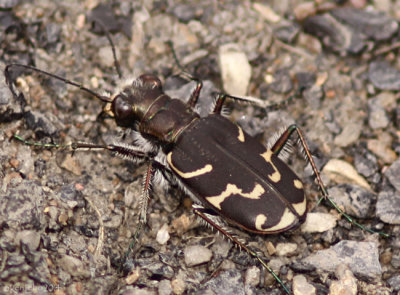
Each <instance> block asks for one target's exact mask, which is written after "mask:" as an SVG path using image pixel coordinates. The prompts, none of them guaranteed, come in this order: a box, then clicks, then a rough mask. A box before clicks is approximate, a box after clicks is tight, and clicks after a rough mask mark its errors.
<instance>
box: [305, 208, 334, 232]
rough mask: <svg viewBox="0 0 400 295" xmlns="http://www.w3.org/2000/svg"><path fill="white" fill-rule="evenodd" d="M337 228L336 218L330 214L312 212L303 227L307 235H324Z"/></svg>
mask: <svg viewBox="0 0 400 295" xmlns="http://www.w3.org/2000/svg"><path fill="white" fill-rule="evenodd" d="M335 226H336V217H335V216H333V215H332V214H329V213H319V212H310V213H308V214H307V218H306V221H305V222H304V224H303V225H302V226H301V231H302V232H305V233H316V232H318V233H322V232H325V231H328V230H330V229H331V228H334V227H335Z"/></svg>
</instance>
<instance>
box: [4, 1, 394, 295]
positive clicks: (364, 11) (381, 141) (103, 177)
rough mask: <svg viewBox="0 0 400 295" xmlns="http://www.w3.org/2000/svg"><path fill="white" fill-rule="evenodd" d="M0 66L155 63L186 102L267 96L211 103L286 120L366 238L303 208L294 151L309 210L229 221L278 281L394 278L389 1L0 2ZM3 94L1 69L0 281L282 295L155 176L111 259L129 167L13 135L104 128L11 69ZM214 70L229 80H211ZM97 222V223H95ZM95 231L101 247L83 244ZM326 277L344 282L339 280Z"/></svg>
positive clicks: (61, 71) (306, 170)
mask: <svg viewBox="0 0 400 295" xmlns="http://www.w3.org/2000/svg"><path fill="white" fill-rule="evenodd" d="M0 7H2V10H1V11H0V27H1V29H0V66H1V69H4V66H5V65H6V64H9V63H13V62H18V63H23V64H28V65H34V66H37V67H38V68H40V69H44V70H46V71H49V72H51V73H55V74H58V75H61V76H65V77H67V78H68V79H72V80H74V81H79V82H80V83H82V84H84V85H85V86H87V87H89V88H90V89H93V90H95V91H98V92H102V91H109V92H113V91H115V89H116V86H117V85H118V75H117V74H116V71H115V68H114V67H113V58H112V52H111V47H110V44H109V42H108V40H107V38H106V37H105V35H104V33H103V32H102V29H101V28H99V26H98V25H96V24H93V19H100V20H102V22H103V23H104V24H105V25H106V28H107V30H108V31H110V33H111V35H112V38H113V40H114V42H115V46H116V50H117V55H118V57H119V60H120V62H121V67H122V71H123V74H124V77H131V76H135V75H138V74H140V73H144V72H147V73H154V74H157V75H159V76H160V78H161V79H162V81H163V82H164V85H165V87H164V88H165V90H166V91H167V92H168V93H169V94H171V95H173V96H175V97H180V98H182V99H187V98H188V97H189V95H190V90H191V89H192V87H193V83H191V84H187V82H185V81H184V80H182V79H180V78H177V77H176V76H175V75H176V74H177V73H179V71H178V69H177V68H176V65H175V63H174V60H173V57H172V53H171V50H170V48H169V47H168V46H167V45H166V42H167V41H172V42H173V45H174V48H175V50H176V52H177V55H178V58H179V60H180V62H181V63H182V65H183V66H184V67H185V68H186V69H187V71H188V72H189V73H192V74H193V75H194V76H196V77H198V78H199V79H201V80H203V81H204V83H205V86H204V90H203V92H202V95H203V96H202V98H201V101H202V107H203V108H202V111H201V112H202V114H206V113H207V105H209V104H210V102H211V101H212V96H211V93H212V92H213V91H218V90H219V91H225V92H228V93H231V94H237V95H251V96H254V97H260V98H262V99H265V100H267V101H268V102H279V101H282V100H283V99H285V98H286V97H288V96H290V95H293V94H294V93H295V92H296V91H297V89H299V88H302V89H304V91H303V95H302V96H301V97H299V98H298V99H295V100H294V101H293V102H292V103H290V104H289V105H288V106H287V107H285V108H283V109H281V110H278V111H273V112H268V113H266V112H265V111H264V110H263V109H260V108H257V107H254V106H243V105H233V104H228V107H229V109H230V110H231V114H230V118H231V119H232V120H234V121H236V122H238V123H239V124H240V125H241V126H242V127H243V128H244V129H245V130H246V131H248V132H249V133H250V134H252V135H254V136H256V137H257V138H259V139H260V140H261V141H263V142H264V143H265V144H266V143H267V142H268V140H269V139H270V138H271V136H272V135H273V134H274V132H276V131H279V130H281V129H282V128H283V127H285V126H288V125H289V124H291V123H294V122H296V123H297V124H298V125H299V126H301V128H302V129H303V131H304V133H305V135H306V137H307V140H308V143H309V145H310V149H311V151H312V153H313V155H314V157H315V160H316V163H317V165H318V167H319V168H320V169H321V170H323V174H322V176H323V180H324V182H325V183H326V185H327V186H328V188H329V193H330V194H331V196H332V197H333V198H334V199H335V200H336V202H337V203H338V204H340V205H341V206H342V207H343V208H344V209H345V211H346V212H348V213H349V214H351V215H352V216H354V217H355V218H356V219H357V220H358V221H359V222H360V223H362V224H364V225H365V226H367V227H370V228H373V229H375V230H379V231H384V232H387V233H389V234H391V235H392V236H391V237H390V238H386V239H385V238H381V237H379V236H378V235H376V234H375V235H372V234H369V233H367V232H365V231H362V230H360V229H358V228H356V227H354V226H350V224H349V223H348V222H347V221H345V220H343V219H340V217H339V216H338V214H337V213H336V212H335V211H334V210H332V209H331V208H329V207H325V206H323V205H319V206H316V202H317V200H318V198H319V194H318V191H317V188H316V186H315V185H314V184H313V178H312V175H311V169H310V167H308V166H306V165H305V163H304V161H303V160H302V159H301V157H300V156H299V155H298V154H296V153H294V154H293V157H291V158H290V159H289V163H290V165H291V166H292V167H293V168H294V169H295V171H296V172H297V173H298V174H299V175H300V176H301V177H302V179H303V180H304V182H305V185H306V189H307V193H308V196H309V198H308V199H309V208H310V211H311V212H312V213H310V214H309V218H308V220H307V222H306V224H305V225H304V226H303V227H301V228H300V229H298V230H296V231H293V232H290V233H284V234H280V235H273V236H260V235H250V234H248V233H242V235H243V237H245V238H246V239H248V240H249V241H251V242H250V243H251V245H252V246H253V247H254V248H257V249H259V250H260V251H261V252H263V253H264V254H265V256H266V257H267V258H268V260H270V262H269V264H270V266H271V267H272V268H273V269H274V270H275V271H276V272H277V273H278V274H279V276H280V277H281V278H282V280H283V281H284V282H285V283H286V284H287V285H288V286H289V287H290V288H292V290H293V292H294V293H295V294H397V292H399V290H400V275H399V269H400V237H399V231H400V227H399V224H400V177H399V175H400V160H399V158H398V155H399V152H400V144H399V137H400V131H399V126H400V105H399V104H398V102H399V95H398V90H399V89H400V64H399V60H400V59H399V58H398V54H399V46H400V36H399V24H398V22H397V20H398V19H399V17H400V1H377V0H376V1H366V0H353V1H295V0H284V1H282V0H281V1H259V2H251V1H223V2H222V1H212V0H206V1H191V2H188V1H173V0H170V1H121V0H116V1H96V0H88V1H75V0H69V1H45V0H40V1H34V3H32V2H24V1H18V0H15V1H12V0H9V1H0ZM12 76H13V78H14V79H17V80H16V83H17V84H18V85H19V88H18V89H19V90H20V91H22V93H23V94H22V95H20V96H19V97H18V98H14V97H12V95H11V93H10V92H9V90H8V87H7V86H6V85H5V82H4V77H3V72H1V74H0V122H1V125H0V126H1V128H0V146H1V147H0V163H1V170H0V179H1V187H0V200H1V201H0V254H1V255H0V260H1V263H0V288H1V290H2V291H1V292H2V293H3V294H4V293H12V292H14V293H22V292H23V291H24V292H26V293H30V294H31V293H32V294H46V293H47V292H49V293H50V292H54V293H55V294H283V291H282V289H281V288H280V287H279V285H278V284H277V283H276V282H275V281H274V279H273V278H272V276H271V275H270V274H269V273H268V272H266V271H265V270H264V269H262V268H261V267H260V265H258V264H257V263H256V262H255V261H253V260H252V259H251V258H249V257H248V255H247V254H246V253H245V252H240V251H239V250H238V249H236V248H235V247H233V246H232V245H231V244H230V243H229V242H228V241H226V240H225V239H224V238H222V237H221V236H220V235H218V234H216V233H215V232H214V231H212V230H211V229H210V228H208V227H205V226H203V225H202V224H201V223H199V222H198V221H197V220H196V219H195V218H194V216H193V214H192V213H191V210H190V205H191V202H190V200H189V199H188V198H187V196H185V195H184V194H182V193H181V192H180V191H179V190H177V189H176V188H175V187H170V188H161V187H158V186H155V187H154V192H153V194H152V198H151V201H150V205H149V222H148V227H147V228H145V230H144V231H143V234H142V237H141V239H140V246H141V247H140V248H139V249H138V251H137V252H136V253H135V255H134V256H131V257H129V258H128V260H127V262H126V264H125V265H124V268H123V269H122V270H121V271H120V270H119V269H118V267H119V264H120V261H121V258H122V257H123V255H124V253H125V251H126V250H127V248H128V245H129V243H130V241H131V237H132V235H133V233H134V232H135V230H136V227H137V212H138V197H139V196H140V189H141V179H142V178H141V176H142V175H143V173H144V171H145V167H143V166H140V165H139V166H135V165H132V164H131V163H127V162H126V161H123V160H120V159H118V158H115V157H113V156H112V155H110V154H108V153H104V152H79V153H76V154H75V155H73V156H71V154H68V153H65V152H61V151H54V150H53V151H49V150H43V149H34V148H31V147H28V146H25V145H23V144H21V143H19V142H16V141H15V140H11V138H12V136H13V134H15V133H16V132H19V134H20V135H21V136H23V137H24V138H26V139H30V140H34V141H41V142H50V141H54V142H59V143H65V142H69V141H89V142H95V143H107V142H112V141H113V138H115V137H118V136H121V130H119V129H118V128H117V127H116V126H115V124H114V123H113V122H112V121H110V120H106V121H103V122H99V121H96V117H97V115H98V114H99V112H100V111H101V103H99V102H98V101H97V100H95V99H94V98H92V97H89V96H88V95H87V94H85V93H83V92H80V91H79V90H77V89H75V88H73V87H70V86H67V85H65V84H64V83H61V82H59V81H55V80H52V79H48V78H46V77H43V76H40V75H38V74H37V73H34V72H29V71H26V72H25V73H23V71H21V70H20V69H16V70H14V71H13V73H12ZM228 78H229V79H228ZM101 228H104V238H102V236H101V230H100V229H101ZM99 240H100V241H103V245H102V247H101V252H98V251H96V249H97V250H98V248H97V247H98V246H99V245H98V242H99ZM343 288H345V289H346V292H347V293H340V292H343V290H342V289H343Z"/></svg>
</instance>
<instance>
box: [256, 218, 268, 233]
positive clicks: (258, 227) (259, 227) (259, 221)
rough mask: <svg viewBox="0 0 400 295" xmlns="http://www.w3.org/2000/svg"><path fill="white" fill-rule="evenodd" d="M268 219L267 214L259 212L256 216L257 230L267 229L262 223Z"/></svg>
mask: <svg viewBox="0 0 400 295" xmlns="http://www.w3.org/2000/svg"><path fill="white" fill-rule="evenodd" d="M266 221H267V216H265V215H264V214H258V215H257V217H256V222H255V226H256V229H257V230H260V231H265V229H263V227H262V225H263V224H264V223H265V222H266Z"/></svg>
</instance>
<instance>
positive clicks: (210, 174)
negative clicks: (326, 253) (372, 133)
mask: <svg viewBox="0 0 400 295" xmlns="http://www.w3.org/2000/svg"><path fill="white" fill-rule="evenodd" d="M111 104H112V106H111V110H112V112H111V113H110V115H112V116H113V117H114V118H115V120H116V122H117V124H118V125H120V126H123V127H130V128H135V129H136V130H137V131H139V132H140V134H141V135H142V136H143V137H144V138H147V139H151V140H153V141H154V142H155V143H156V145H158V146H161V149H162V152H163V153H164V155H166V163H167V167H166V168H167V169H168V170H169V171H172V172H173V174H174V175H175V176H176V178H177V179H178V180H179V183H180V184H181V185H183V187H184V188H186V189H187V190H188V191H189V192H190V193H191V195H192V197H194V200H195V201H196V202H200V203H201V204H202V205H203V206H205V207H206V208H210V209H212V210H214V211H215V212H216V213H218V214H220V215H222V216H223V217H225V218H226V219H228V220H229V221H230V222H231V223H233V224H235V225H238V226H240V227H242V228H244V229H246V230H248V231H251V232H256V233H263V234H265V233H276V232H282V231H286V230H289V229H291V228H294V227H296V226H298V225H299V224H300V223H302V222H303V221H304V220H305V216H306V198H305V195H304V191H303V186H302V182H301V180H300V179H299V178H298V177H297V176H296V175H295V173H294V172H293V171H292V170H291V169H290V168H289V167H288V166H287V165H286V164H285V163H284V162H283V161H282V160H280V159H279V158H278V156H277V155H275V154H274V153H273V152H272V150H270V149H266V148H265V147H264V146H263V145H262V144H261V143H259V142H258V141H256V140H255V139H253V138H252V137H251V136H249V135H248V134H246V133H245V132H244V131H243V130H242V129H241V128H240V127H239V126H237V125H236V124H234V123H232V122H231V121H229V120H228V119H226V118H224V117H223V116H221V115H219V114H212V115H209V116H207V117H204V118H200V116H199V115H198V114H197V113H195V112H194V111H193V110H192V109H191V107H190V106H189V105H188V104H186V103H184V102H182V101H181V100H178V99H171V98H170V97H169V96H168V95H166V94H165V93H164V92H163V91H162V86H161V82H160V80H159V79H158V78H157V77H155V76H151V75H142V76H140V77H139V78H138V79H137V80H135V81H134V82H133V83H132V85H131V86H128V87H126V88H125V89H124V90H123V91H122V92H121V93H119V94H118V95H116V96H115V97H114V99H113V100H112V103H111ZM163 162H164V161H163ZM164 164H165V162H164Z"/></svg>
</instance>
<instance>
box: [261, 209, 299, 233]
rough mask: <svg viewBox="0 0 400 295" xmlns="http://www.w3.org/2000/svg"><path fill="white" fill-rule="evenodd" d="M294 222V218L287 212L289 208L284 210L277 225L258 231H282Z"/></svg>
mask: <svg viewBox="0 0 400 295" xmlns="http://www.w3.org/2000/svg"><path fill="white" fill-rule="evenodd" d="M295 221H296V216H295V215H294V214H293V213H292V212H291V211H290V210H289V208H286V209H285V211H284V212H283V215H282V217H281V220H280V221H279V223H277V224H276V225H274V226H272V227H269V228H266V229H263V228H261V229H260V230H262V231H264V232H274V231H282V230H283V229H285V228H287V227H288V226H290V225H291V224H293V223H294V222H295Z"/></svg>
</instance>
